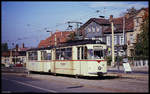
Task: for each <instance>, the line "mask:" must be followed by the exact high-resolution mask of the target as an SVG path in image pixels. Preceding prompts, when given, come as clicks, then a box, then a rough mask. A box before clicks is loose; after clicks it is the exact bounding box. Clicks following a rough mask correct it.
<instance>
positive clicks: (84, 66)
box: [26, 40, 107, 76]
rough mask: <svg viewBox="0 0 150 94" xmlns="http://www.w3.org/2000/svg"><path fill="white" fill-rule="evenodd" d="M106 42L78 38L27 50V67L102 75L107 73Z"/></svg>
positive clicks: (43, 70) (64, 72) (61, 72)
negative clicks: (78, 39)
mask: <svg viewBox="0 0 150 94" xmlns="http://www.w3.org/2000/svg"><path fill="white" fill-rule="evenodd" d="M105 53H106V44H104V43H102V42H101V41H96V40H80V41H72V42H66V43H63V44H60V45H58V46H53V47H46V48H35V49H29V50H28V51H27V66H26V67H27V69H28V70H29V71H36V72H51V73H54V74H67V75H75V76H102V75H103V74H105V73H107V61H106V60H105V59H104V57H105Z"/></svg>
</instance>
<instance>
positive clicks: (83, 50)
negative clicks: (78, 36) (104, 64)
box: [77, 47, 88, 60]
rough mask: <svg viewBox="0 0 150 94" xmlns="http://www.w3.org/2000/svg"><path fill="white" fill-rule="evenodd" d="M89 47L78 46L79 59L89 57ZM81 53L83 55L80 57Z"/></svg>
mask: <svg viewBox="0 0 150 94" xmlns="http://www.w3.org/2000/svg"><path fill="white" fill-rule="evenodd" d="M87 51H88V50H87V47H78V48H77V57H78V60H80V59H87ZM80 54H81V57H80Z"/></svg>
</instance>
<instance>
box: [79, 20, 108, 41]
mask: <svg viewBox="0 0 150 94" xmlns="http://www.w3.org/2000/svg"><path fill="white" fill-rule="evenodd" d="M109 26H110V22H109V19H104V18H91V19H89V20H88V21H87V22H86V23H85V24H83V25H82V26H81V27H80V28H79V32H80V34H81V35H82V36H83V38H84V39H98V40H101V41H102V42H105V43H106V38H105V36H104V31H105V30H106V29H107V28H108V27H109Z"/></svg>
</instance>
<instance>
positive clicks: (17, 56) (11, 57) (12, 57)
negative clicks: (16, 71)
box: [1, 44, 28, 66]
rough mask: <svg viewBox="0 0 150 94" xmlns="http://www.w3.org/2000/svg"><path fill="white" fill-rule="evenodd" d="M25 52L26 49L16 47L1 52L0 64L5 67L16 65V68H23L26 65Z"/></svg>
mask: <svg viewBox="0 0 150 94" xmlns="http://www.w3.org/2000/svg"><path fill="white" fill-rule="evenodd" d="M26 50H28V48H26V47H24V44H23V45H22V47H20V48H19V46H17V45H16V48H14V49H11V50H9V51H4V52H2V57H1V63H2V64H4V65H5V66H9V65H11V64H12V65H16V66H18V65H19V66H25V65H26Z"/></svg>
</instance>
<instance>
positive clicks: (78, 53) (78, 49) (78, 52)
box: [77, 47, 80, 60]
mask: <svg viewBox="0 0 150 94" xmlns="http://www.w3.org/2000/svg"><path fill="white" fill-rule="evenodd" d="M77 55H78V60H80V47H78V48H77Z"/></svg>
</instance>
